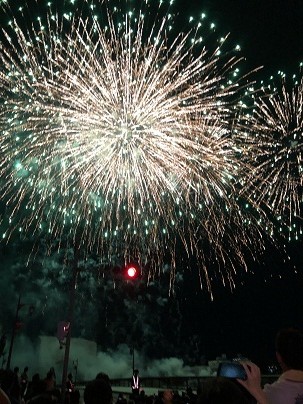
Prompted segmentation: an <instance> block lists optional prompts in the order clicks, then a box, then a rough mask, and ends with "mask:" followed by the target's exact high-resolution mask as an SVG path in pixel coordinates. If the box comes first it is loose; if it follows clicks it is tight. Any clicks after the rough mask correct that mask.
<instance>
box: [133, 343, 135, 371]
mask: <svg viewBox="0 0 303 404" xmlns="http://www.w3.org/2000/svg"><path fill="white" fill-rule="evenodd" d="M134 373H135V345H134V344H133V374H134Z"/></svg>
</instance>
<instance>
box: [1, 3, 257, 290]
mask: <svg viewBox="0 0 303 404" xmlns="http://www.w3.org/2000/svg"><path fill="white" fill-rule="evenodd" d="M85 4H86V5H88V3H86V2H85ZM147 4H148V2H147ZM89 5H90V7H89V8H90V9H91V10H93V13H89V14H84V12H83V11H81V12H79V9H78V10H77V12H75V13H74V14H72V13H70V14H63V17H62V18H61V17H60V16H59V13H54V12H52V11H51V9H49V10H48V12H47V18H46V19H45V20H43V19H41V18H38V19H37V21H35V22H33V23H32V25H31V26H30V27H29V28H25V25H26V24H24V20H25V19H24V18H23V20H22V19H21V23H20V21H19V20H20V19H19V20H18V19H17V18H16V17H15V16H14V12H12V15H13V18H12V20H11V21H10V26H8V28H6V29H3V31H2V38H3V40H2V44H1V50H0V60H1V65H2V68H1V72H0V84H1V93H0V97H1V102H2V109H1V113H0V124H1V131H2V136H1V143H0V148H1V157H2V162H1V166H0V170H1V171H0V173H1V178H2V181H3V185H2V199H3V200H5V201H6V204H7V206H8V211H9V212H10V221H11V226H10V227H11V228H15V227H20V228H22V229H23V231H25V232H37V233H39V231H40V229H43V230H47V232H49V233H50V234H51V235H53V236H56V237H61V236H62V235H63V233H64V232H66V231H67V232H70V233H71V234H72V235H74V237H75V235H76V234H77V237H80V240H81V241H80V244H81V245H84V246H85V248H88V249H89V248H93V247H94V246H96V245H97V246H98V249H99V251H101V252H102V251H103V252H104V251H105V250H106V249H107V251H109V252H108V254H112V252H113V250H114V249H115V248H116V247H115V246H118V247H117V248H121V242H123V245H124V247H123V248H124V254H125V256H126V257H128V256H130V255H132V256H134V255H135V256H137V257H138V256H140V254H144V256H145V257H146V256H148V257H149V259H151V257H152V256H155V255H156V256H157V257H161V258H163V256H164V255H165V254H166V252H165V251H166V249H168V250H169V251H173V250H175V248H176V243H177V239H181V240H182V245H183V247H185V248H186V250H187V251H188V253H189V254H190V253H194V254H197V255H198V256H199V257H200V261H201V263H202V267H203V268H204V274H205V276H206V279H207V284H208V287H209V288H210V279H209V277H208V274H207V264H206V262H207V261H208V259H207V256H208V255H210V256H212V257H213V258H214V260H217V261H218V262H221V264H222V263H223V264H224V266H225V264H227V262H229V263H231V270H230V271H227V270H225V268H224V269H223V270H222V271H221V272H220V274H221V275H220V276H221V277H222V279H223V281H224V282H228V283H229V284H230V285H233V276H234V272H235V269H234V266H233V265H232V263H233V261H234V258H232V256H234V257H235V259H236V260H238V259H240V261H241V262H242V264H243V265H244V266H245V259H244V252H243V250H244V249H245V248H246V249H251V250H252V251H253V250H254V247H253V246H254V244H255V243H256V244H258V245H259V243H261V241H260V240H261V237H260V232H259V230H258V225H259V223H258V221H260V216H258V217H254V216H249V215H248V213H247V210H246V208H245V206H244V207H242V206H241V204H240V202H239V199H238V194H239V192H238V184H239V182H240V180H243V178H244V177H246V173H247V172H248V168H247V164H246V163H244V159H240V158H239V155H241V151H240V150H239V146H237V147H236V146H235V142H234V137H233V136H231V133H232V130H233V128H232V124H231V123H230V122H232V121H233V120H234V117H235V116H236V107H235V106H236V105H237V100H238V98H239V89H240V88H241V85H240V84H239V81H238V80H237V79H236V80H233V81H232V80H231V78H232V77H235V76H237V74H238V68H237V64H238V63H239V60H240V59H239V58H238V57H234V56H229V57H226V55H223V56H222V55H221V48H222V46H223V43H224V40H221V44H220V43H219V44H218V46H216V47H215V49H213V50H212V51H211V52H210V51H207V50H206V48H205V47H203V46H201V45H200V42H201V37H200V31H199V29H200V23H198V24H197V26H196V27H195V29H193V30H191V31H189V32H188V33H187V34H186V33H185V34H178V35H177V36H173V37H172V38H171V37H170V36H169V32H170V30H171V18H172V17H171V15H170V14H169V13H165V14H164V16H163V17H162V18H161V19H155V20H154V22H153V23H152V24H151V26H150V25H148V24H147V22H146V21H148V18H147V17H146V14H145V13H144V12H143V11H142V10H140V11H139V12H138V13H136V14H135V15H134V13H131V12H128V13H125V14H122V17H121V13H120V14H118V12H117V11H116V9H114V11H111V10H110V8H109V7H108V5H106V7H105V9H104V10H105V11H103V13H102V20H103V21H104V20H105V21H106V23H102V24H101V23H100V22H99V20H98V19H97V18H96V15H95V14H94V13H95V11H96V8H94V7H93V6H92V5H91V4H89ZM99 7H100V9H101V4H99ZM5 8H6V9H7V10H10V9H9V8H8V4H7V2H6V3H5ZM81 10H82V9H81ZM119 12H120V11H119ZM21 15H22V16H24V14H23V12H22V13H21ZM117 15H119V18H117ZM43 21H44V22H43ZM27 25H28V24H27ZM247 228H249V229H250V231H251V232H252V233H254V235H256V234H257V237H255V236H254V237H251V236H249V234H248V232H247ZM115 240H118V241H115ZM203 245H204V246H205V245H207V251H209V250H210V252H209V253H206V252H205V251H204V250H203ZM105 246H107V247H106V248H105ZM142 251H143V253H142ZM173 255H174V254H173ZM156 262H157V264H158V263H159V260H156Z"/></svg>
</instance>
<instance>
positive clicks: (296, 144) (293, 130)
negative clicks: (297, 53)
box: [249, 77, 303, 238]
mask: <svg viewBox="0 0 303 404" xmlns="http://www.w3.org/2000/svg"><path fill="white" fill-rule="evenodd" d="M272 87H273V86H269V87H264V88H263V91H262V94H261V95H259V96H258V97H257V98H256V99H255V106H254V114H253V115H252V119H251V121H250V125H251V126H250V130H251V131H252V132H253V136H251V137H250V142H251V144H250V152H251V157H250V158H251V162H252V170H251V182H249V184H250V186H253V189H254V192H253V198H255V200H256V203H258V204H259V203H264V204H266V205H267V206H268V208H269V209H270V211H272V212H273V215H275V217H276V218H278V220H279V221H280V223H281V226H282V225H283V224H284V225H285V226H287V229H288V233H289V237H290V238H292V237H295V238H298V236H299V233H300V230H299V228H300V227H298V224H299V222H300V219H301V217H302V212H301V209H302V178H303V177H302V173H303V168H302V152H303V149H302V146H303V143H302V135H303V78H302V77H301V78H300V79H299V80H297V81H296V82H293V83H292V84H290V83H289V82H288V81H287V80H286V79H285V78H284V77H282V79H281V82H280V86H279V87H277V88H272ZM291 233H292V234H291Z"/></svg>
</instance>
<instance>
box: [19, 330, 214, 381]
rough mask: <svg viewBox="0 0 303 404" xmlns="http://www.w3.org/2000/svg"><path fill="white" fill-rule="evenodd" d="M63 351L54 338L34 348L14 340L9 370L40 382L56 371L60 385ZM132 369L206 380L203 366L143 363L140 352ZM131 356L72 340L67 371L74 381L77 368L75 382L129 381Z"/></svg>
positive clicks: (122, 349)
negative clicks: (26, 371)
mask: <svg viewBox="0 0 303 404" xmlns="http://www.w3.org/2000/svg"><path fill="white" fill-rule="evenodd" d="M64 351H65V350H64V348H63V349H60V345H59V342H58V340H57V338H55V337H48V336H41V337H39V343H38V344H36V345H35V346H34V345H33V344H32V342H31V341H30V340H29V339H28V338H27V337H26V336H24V335H21V336H18V337H17V338H16V342H15V344H14V350H13V356H12V362H11V365H12V366H11V367H15V366H18V367H19V368H20V370H21V371H22V370H23V368H24V367H25V366H28V367H29V375H30V377H32V376H33V375H34V374H35V373H39V374H40V377H41V378H44V377H45V376H46V374H47V372H48V370H49V369H50V368H51V367H54V369H55V371H56V376H57V381H58V383H60V382H61V373H62V368H63V360H64ZM134 359H135V367H136V368H137V369H139V372H140V375H141V377H170V376H207V375H209V374H210V371H209V368H208V367H206V366H196V367H189V366H185V365H184V363H183V360H182V359H180V358H173V357H172V358H162V359H159V360H147V359H146V358H145V357H144V356H142V355H141V354H140V352H137V351H135V352H134ZM132 360H133V356H132V353H131V351H130V349H129V347H128V346H127V345H119V346H118V347H117V349H116V350H115V351H112V350H111V351H108V352H98V349H97V344H96V343H95V342H93V341H88V340H85V339H82V338H72V340H71V348H70V356H69V369H68V371H69V372H71V373H72V374H73V376H74V378H75V376H76V365H77V380H79V381H87V380H91V379H94V378H95V377H96V375H97V374H98V373H99V372H104V373H106V374H108V375H109V377H110V379H118V378H129V379H130V378H131V376H132Z"/></svg>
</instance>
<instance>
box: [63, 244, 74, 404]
mask: <svg viewBox="0 0 303 404" xmlns="http://www.w3.org/2000/svg"><path fill="white" fill-rule="evenodd" d="M77 277H78V254H77V251H76V247H75V248H74V264H73V277H72V282H71V288H70V298H69V309H68V318H67V321H68V322H69V329H68V334H67V336H66V343H65V352H64V361H63V370H62V387H61V403H62V404H64V403H65V395H66V381H67V373H68V362H69V351H70V342H71V329H72V322H73V315H74V306H75V297H76V286H77Z"/></svg>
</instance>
